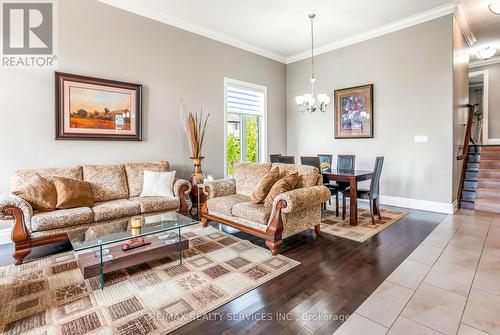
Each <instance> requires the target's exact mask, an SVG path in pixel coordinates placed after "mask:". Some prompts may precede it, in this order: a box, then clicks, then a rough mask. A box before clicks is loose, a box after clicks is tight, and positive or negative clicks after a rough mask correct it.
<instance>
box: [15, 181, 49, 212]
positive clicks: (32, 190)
mask: <svg viewBox="0 0 500 335" xmlns="http://www.w3.org/2000/svg"><path fill="white" fill-rule="evenodd" d="M15 194H16V195H17V196H18V197H20V198H22V199H24V200H26V201H27V202H29V203H30V205H31V207H33V209H34V210H36V211H45V212H47V211H53V210H54V209H56V205H57V192H56V188H55V186H54V184H52V183H51V182H49V181H48V180H47V179H45V178H43V177H42V176H40V175H39V174H36V173H35V174H34V175H33V176H32V177H31V178H30V179H29V181H28V184H27V186H26V187H25V188H24V189H23V190H22V191H21V192H17V193H15Z"/></svg>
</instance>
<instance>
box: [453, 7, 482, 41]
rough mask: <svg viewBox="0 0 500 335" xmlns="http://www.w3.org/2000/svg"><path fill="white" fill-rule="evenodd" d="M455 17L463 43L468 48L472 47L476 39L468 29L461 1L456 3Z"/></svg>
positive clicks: (467, 19)
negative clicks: (462, 36)
mask: <svg viewBox="0 0 500 335" xmlns="http://www.w3.org/2000/svg"><path fill="white" fill-rule="evenodd" d="M455 17H456V19H457V22H458V25H459V26H460V29H461V30H462V34H463V35H464V38H465V41H466V42H467V44H468V45H469V46H470V47H471V46H473V45H474V43H476V41H477V39H476V36H475V35H474V32H473V31H472V29H471V27H470V22H469V17H468V16H467V10H466V9H465V5H464V2H463V0H459V1H457V3H456V9H455Z"/></svg>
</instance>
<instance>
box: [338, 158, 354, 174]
mask: <svg viewBox="0 0 500 335" xmlns="http://www.w3.org/2000/svg"><path fill="white" fill-rule="evenodd" d="M355 163H356V156H354V155H338V157H337V170H340V171H354V167H355Z"/></svg>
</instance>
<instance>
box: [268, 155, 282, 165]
mask: <svg viewBox="0 0 500 335" xmlns="http://www.w3.org/2000/svg"><path fill="white" fill-rule="evenodd" d="M280 157H281V154H271V155H269V162H271V163H279V162H280Z"/></svg>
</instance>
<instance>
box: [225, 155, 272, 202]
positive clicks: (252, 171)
mask: <svg viewBox="0 0 500 335" xmlns="http://www.w3.org/2000/svg"><path fill="white" fill-rule="evenodd" d="M270 170H271V163H264V164H261V163H238V164H236V166H235V172H234V179H235V180H236V193H238V194H243V195H247V196H251V195H252V193H253V191H254V190H255V189H256V188H257V186H258V185H259V182H260V180H261V179H262V177H264V176H265V175H266V173H268V172H269V171H270Z"/></svg>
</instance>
